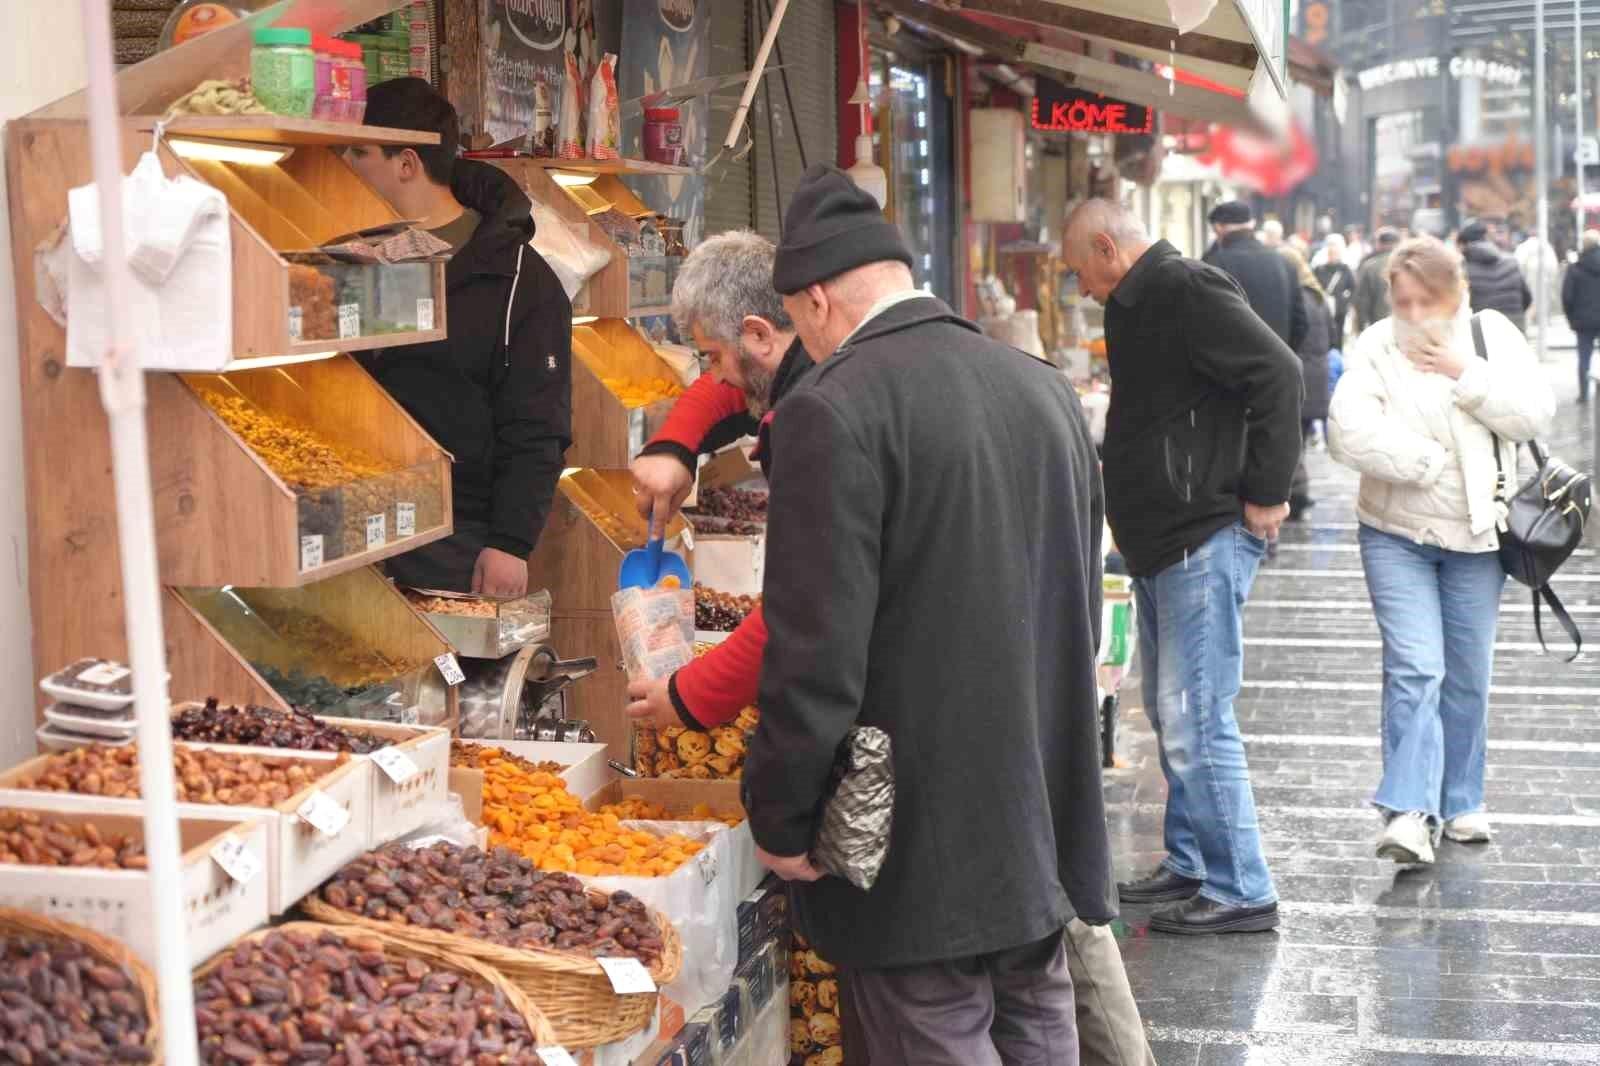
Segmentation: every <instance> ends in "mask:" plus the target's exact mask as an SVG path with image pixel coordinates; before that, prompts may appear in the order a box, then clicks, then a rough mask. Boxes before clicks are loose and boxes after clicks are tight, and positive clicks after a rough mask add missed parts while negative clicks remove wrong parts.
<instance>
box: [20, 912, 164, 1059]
mask: <svg viewBox="0 0 1600 1066" xmlns="http://www.w3.org/2000/svg"><path fill="white" fill-rule="evenodd" d="M0 934H14V935H17V936H30V937H38V938H40V939H41V940H76V941H77V942H78V943H80V944H82V945H83V946H84V947H86V948H88V949H89V952H90V954H92V955H93V956H94V957H95V958H97V959H99V960H100V961H102V962H108V963H110V964H111V965H113V966H115V967H117V968H118V969H119V970H121V971H123V972H124V973H126V974H127V975H128V976H129V977H130V978H132V980H133V983H134V986H135V987H136V988H137V989H138V991H139V998H140V999H142V1000H143V1001H144V1015H145V1021H146V1024H147V1026H148V1028H146V1030H145V1037H144V1042H145V1046H146V1047H148V1048H149V1049H150V1061H151V1062H160V1061H161V1005H160V1002H159V1001H158V1000H157V998H156V975H155V974H153V973H151V972H150V967H148V966H146V965H145V964H144V963H142V962H140V961H139V959H138V958H137V957H135V956H134V954H133V952H132V951H130V950H129V949H128V947H127V945H125V944H123V943H122V942H121V941H120V940H113V939H112V938H111V937H108V936H106V935H105V934H104V933H99V932H96V931H95V930H93V929H85V928H84V927H83V926H81V925H73V924H72V923H71V922H63V921H58V920H57V919H55V918H47V917H45V916H44V915H42V914H34V913H33V912H32V911H21V910H16V909H15V908H12V907H0Z"/></svg>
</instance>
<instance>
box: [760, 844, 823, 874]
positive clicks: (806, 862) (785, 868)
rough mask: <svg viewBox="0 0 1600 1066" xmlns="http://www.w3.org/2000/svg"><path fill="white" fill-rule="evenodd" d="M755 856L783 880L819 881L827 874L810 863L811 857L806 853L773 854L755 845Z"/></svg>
mask: <svg viewBox="0 0 1600 1066" xmlns="http://www.w3.org/2000/svg"><path fill="white" fill-rule="evenodd" d="M756 858H757V859H758V860H759V861H760V863H761V865H762V866H765V867H766V868H767V869H769V870H771V871H772V872H773V873H775V874H777V875H778V876H779V877H781V878H782V879H783V880H785V881H820V880H822V879H823V878H824V877H826V876H827V874H825V873H823V872H822V871H821V870H819V869H817V868H816V867H815V866H813V865H811V859H810V857H809V856H806V855H774V854H772V852H770V851H766V850H764V849H762V848H760V847H757V848H756Z"/></svg>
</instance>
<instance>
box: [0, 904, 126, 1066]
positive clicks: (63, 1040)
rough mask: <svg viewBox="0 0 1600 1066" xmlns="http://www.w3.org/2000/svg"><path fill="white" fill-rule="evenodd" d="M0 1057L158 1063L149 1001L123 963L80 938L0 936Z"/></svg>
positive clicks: (71, 1065) (34, 1061)
mask: <svg viewBox="0 0 1600 1066" xmlns="http://www.w3.org/2000/svg"><path fill="white" fill-rule="evenodd" d="M0 1005H3V1006H4V1009H3V1010H0V1061H4V1062H7V1063H14V1064H16V1066H45V1064H46V1063H52V1064H53V1063H62V1064H67V1066H104V1064H105V1063H112V1062H129V1063H132V1062H154V1061H155V1053H154V1051H153V1050H152V1049H151V1048H150V1047H149V1046H147V1045H146V1043H145V1039H146V1036H147V1034H148V1033H149V1029H150V1019H149V1018H148V1017H147V1016H146V1013H145V1005H144V999H143V997H142V996H140V994H139V992H138V990H137V989H136V987H135V986H134V983H133V981H132V980H130V979H129V977H128V975H127V973H126V972H124V971H123V970H122V969H121V968H120V967H117V966H113V965H111V964H110V963H107V962H104V961H102V960H101V959H99V958H98V957H96V956H95V955H94V954H93V953H91V952H90V951H89V949H88V948H87V947H85V946H84V945H82V944H80V943H78V942H77V941H75V940H56V939H51V940H45V939H43V938H39V937H34V936H28V935H19V934H16V933H7V934H4V935H0Z"/></svg>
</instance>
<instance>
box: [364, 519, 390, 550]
mask: <svg viewBox="0 0 1600 1066" xmlns="http://www.w3.org/2000/svg"><path fill="white" fill-rule="evenodd" d="M386 517H387V516H385V515H382V514H369V515H367V551H371V550H372V549H373V548H381V547H383V546H384V545H385V544H387V543H388V542H389V537H388V535H387V534H386V533H385V532H384V522H385V519H386Z"/></svg>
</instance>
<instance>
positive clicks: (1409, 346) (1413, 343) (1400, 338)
mask: <svg viewBox="0 0 1600 1066" xmlns="http://www.w3.org/2000/svg"><path fill="white" fill-rule="evenodd" d="M1454 331H1455V322H1454V321H1453V320H1451V319H1448V318H1425V319H1422V320H1420V321H1417V322H1408V321H1407V320H1405V319H1403V318H1396V319H1395V320H1394V343H1395V346H1396V347H1397V348H1399V349H1400V350H1401V351H1402V352H1409V351H1415V350H1416V349H1418V348H1421V347H1422V346H1423V345H1424V344H1426V343H1428V341H1430V340H1437V341H1440V342H1441V343H1444V344H1448V343H1449V342H1450V335H1451V334H1452V333H1453V332H1454Z"/></svg>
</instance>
